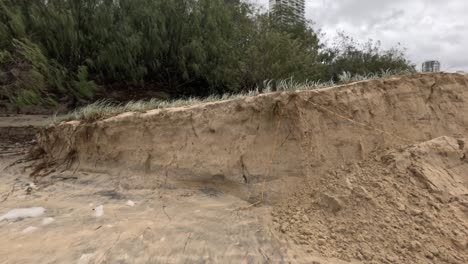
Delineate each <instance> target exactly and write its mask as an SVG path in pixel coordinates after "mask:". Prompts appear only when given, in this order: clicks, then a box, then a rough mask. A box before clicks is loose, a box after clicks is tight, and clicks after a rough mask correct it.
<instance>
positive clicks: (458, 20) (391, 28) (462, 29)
mask: <svg viewBox="0 0 468 264" xmlns="http://www.w3.org/2000/svg"><path fill="white" fill-rule="evenodd" d="M251 1H252V2H256V3H258V4H260V5H263V6H264V7H265V8H268V0H251ZM306 17H307V18H308V19H311V20H313V21H314V22H315V23H316V27H318V28H321V29H322V31H323V32H324V33H325V34H326V35H327V36H328V37H329V38H332V37H333V36H334V35H336V32H337V31H345V32H346V33H347V34H348V35H350V36H352V37H354V38H355V39H356V40H360V41H365V40H367V39H369V38H371V39H374V40H381V41H382V45H383V46H384V47H392V46H395V45H397V44H398V43H401V45H402V46H403V47H405V48H406V49H407V54H408V56H409V58H410V59H411V60H412V61H413V63H416V64H417V68H418V70H420V68H421V65H420V64H421V63H422V62H423V61H424V60H430V59H435V60H439V61H440V62H441V69H442V70H444V71H451V72H453V71H457V70H464V71H466V72H468V0H306Z"/></svg>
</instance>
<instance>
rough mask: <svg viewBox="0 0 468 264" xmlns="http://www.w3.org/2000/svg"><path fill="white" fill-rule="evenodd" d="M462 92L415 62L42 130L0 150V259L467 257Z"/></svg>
mask: <svg viewBox="0 0 468 264" xmlns="http://www.w3.org/2000/svg"><path fill="white" fill-rule="evenodd" d="M467 102H468V76H466V75H460V74H443V73H440V74H416V75H412V76H404V77H397V78H392V79H385V80H375V81H367V82H359V83H354V84H350V85H345V86H340V87H334V88H329V89H323V90H315V91H298V92H284V93H270V94H262V95H259V96H255V97H250V98H244V99H236V100H231V101H223V102H217V103H209V104H201V105H194V106H191V107H182V108H172V109H164V110H153V111H149V112H147V113H126V114H122V115H119V116H116V117H113V118H109V119H106V120H102V121H98V122H93V123H87V122H79V121H73V122H68V123H61V124H58V125H52V126H49V127H47V128H46V129H42V130H41V132H40V134H39V136H38V147H39V148H35V150H34V152H33V154H34V155H29V157H28V158H33V157H36V156H37V155H38V154H42V159H41V160H38V161H32V162H31V161H24V162H23V163H18V162H17V163H18V164H16V165H14V166H7V165H9V164H11V163H13V162H14V161H15V160H17V158H24V157H25V156H23V155H22V154H21V152H18V153H16V154H14V155H16V156H0V169H1V168H5V167H8V168H6V169H4V170H2V174H1V177H0V202H1V207H0V218H1V219H2V221H0V244H1V245H7V246H2V247H0V259H2V260H5V262H6V263H193V262H200V263H315V264H317V263H320V264H326V263H467V262H468V253H467V250H468V248H467V242H468V241H467V239H466V238H467V237H468V223H467V219H468V211H467V210H468V209H467V204H468V202H467V197H468V191H467V190H468V185H467V184H468V161H467V148H468V103H467ZM0 123H1V122H0ZM6 123H8V122H6ZM25 134H29V133H25ZM13 141H14V140H13ZM13 141H12V142H10V143H5V149H10V148H14V149H26V148H28V147H29V146H30V145H31V144H33V143H31V142H30V143H27V144H26V145H22V144H20V145H18V144H14V142H13ZM8 151H9V150H8ZM18 155H19V156H18ZM33 165H34V166H33ZM30 173H32V175H33V176H34V177H29V175H30ZM262 197H263V198H264V199H263V200H262ZM259 200H261V201H262V203H259V204H255V206H253V205H252V203H255V202H257V201H259ZM41 208H43V209H41ZM19 213H21V214H22V215H23V216H27V217H25V218H18V219H14V217H15V215H17V214H19ZM39 213H40V215H39ZM38 215H39V216H38Z"/></svg>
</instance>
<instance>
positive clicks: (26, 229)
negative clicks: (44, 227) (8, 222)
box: [21, 226, 37, 234]
mask: <svg viewBox="0 0 468 264" xmlns="http://www.w3.org/2000/svg"><path fill="white" fill-rule="evenodd" d="M36 230H37V227H35V226H28V227H26V228H25V229H23V231H21V233H23V234H28V233H32V232H34V231H36Z"/></svg>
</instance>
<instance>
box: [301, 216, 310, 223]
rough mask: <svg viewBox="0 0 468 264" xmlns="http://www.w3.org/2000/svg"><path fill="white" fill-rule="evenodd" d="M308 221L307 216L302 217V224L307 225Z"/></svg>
mask: <svg viewBox="0 0 468 264" xmlns="http://www.w3.org/2000/svg"><path fill="white" fill-rule="evenodd" d="M309 221H310V219H309V217H308V216H307V215H302V222H304V223H308V222H309Z"/></svg>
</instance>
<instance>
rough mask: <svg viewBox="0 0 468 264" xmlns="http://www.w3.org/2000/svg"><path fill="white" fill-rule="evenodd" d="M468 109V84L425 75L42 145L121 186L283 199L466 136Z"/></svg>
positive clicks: (115, 122)
mask: <svg viewBox="0 0 468 264" xmlns="http://www.w3.org/2000/svg"><path fill="white" fill-rule="evenodd" d="M467 100H468V77H467V76H464V75H460V74H443V73H440V74H416V75H410V76H403V77H396V78H391V79H384V80H373V81H365V82H358V83H353V84H350V85H344V86H338V87H333V88H328V89H321V90H310V91H296V92H281V93H280V92H278V93H269V94H262V95H259V96H255V97H248V98H241V99H235V100H229V101H221V102H216V103H207V104H202V105H194V106H190V107H180V108H169V109H157V110H152V111H148V112H146V113H125V114H121V115H119V116H116V117H113V118H109V119H106V120H102V121H97V122H91V123H89V122H84V121H81V122H80V121H72V122H66V123H61V124H58V125H53V126H51V127H49V128H47V129H44V130H43V131H42V132H41V133H40V136H39V140H38V141H39V146H40V147H41V148H42V149H43V150H44V151H45V154H46V156H45V158H46V160H47V161H49V162H55V163H60V162H64V161H68V163H69V161H73V162H72V163H73V164H74V167H73V169H80V170H88V171H98V172H109V173H112V174H113V175H116V177H117V178H118V179H120V180H121V184H122V186H127V187H133V188H138V187H151V186H154V185H155V184H156V183H157V181H158V180H161V179H162V178H165V179H166V180H167V179H169V180H182V181H213V180H221V181H223V182H226V184H227V183H232V184H242V185H249V186H254V185H255V183H261V182H264V181H267V182H269V183H271V184H269V185H268V186H269V188H270V189H269V192H268V194H269V195H270V196H272V197H278V196H279V194H281V192H282V191H283V190H284V189H285V186H287V183H288V182H290V180H291V179H294V178H304V177H305V176H306V175H310V176H311V177H313V175H311V170H313V171H314V173H317V172H319V171H324V170H326V169H328V168H331V167H334V166H336V164H341V163H343V162H347V161H352V160H361V159H364V158H366V157H367V156H368V154H369V153H371V152H373V151H375V150H379V149H385V148H388V147H395V146H400V145H405V144H410V143H413V142H420V141H425V140H430V139H433V138H436V137H439V136H457V135H466V134H467V130H468V114H467V113H468V104H467V103H466V101H467ZM273 181H274V182H273ZM275 186H280V187H281V188H276V187H275Z"/></svg>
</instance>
